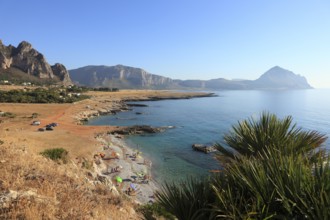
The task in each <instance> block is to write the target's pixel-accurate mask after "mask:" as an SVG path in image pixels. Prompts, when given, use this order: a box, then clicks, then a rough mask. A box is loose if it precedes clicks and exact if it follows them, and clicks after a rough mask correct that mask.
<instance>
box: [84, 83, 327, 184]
mask: <svg viewBox="0 0 330 220" xmlns="http://www.w3.org/2000/svg"><path fill="white" fill-rule="evenodd" d="M217 95H219V96H218V97H207V98H195V99H184V100H163V101H147V102H138V103H139V104H145V105H147V107H133V110H132V111H127V112H121V113H118V114H117V115H108V116H101V117H98V118H94V119H91V120H90V121H89V122H88V124H89V125H119V126H131V125H150V126H156V127H160V126H173V128H171V129H168V130H166V131H165V132H163V133H157V134H148V135H132V136H129V137H127V139H126V142H127V143H128V145H129V146H131V147H132V148H136V149H138V150H140V151H142V152H143V156H144V157H146V158H149V159H151V160H152V162H153V167H152V169H153V171H154V177H155V178H156V181H157V182H163V181H165V180H173V181H177V180H179V179H184V178H187V176H200V175H206V174H208V172H209V170H212V169H218V168H219V164H218V163H217V161H216V160H215V159H214V158H213V157H214V155H213V154H204V153H199V152H195V151H193V150H192V148H191V145H192V144H194V143H201V144H212V143H215V142H219V143H222V139H223V135H224V134H225V133H228V132H229V131H230V129H231V126H232V125H233V124H236V123H237V122H238V121H239V120H243V119H246V118H248V117H259V115H260V113H261V112H262V111H268V112H271V113H275V114H277V115H278V116H279V117H284V116H287V115H292V116H293V119H294V122H295V123H297V124H298V126H299V127H302V128H303V129H306V130H317V131H319V132H321V133H322V134H325V135H327V136H329V134H330V115H329V114H328V113H329V112H330V103H328V102H327V101H326V100H327V97H329V95H330V90H322V89H315V90H283V91H257V90H251V91H220V92H217ZM134 103H135V102H134ZM137 113H138V114H137ZM327 147H328V148H329V140H328V141H327Z"/></svg>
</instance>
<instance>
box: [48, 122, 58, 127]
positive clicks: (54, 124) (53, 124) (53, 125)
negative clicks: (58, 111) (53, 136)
mask: <svg viewBox="0 0 330 220" xmlns="http://www.w3.org/2000/svg"><path fill="white" fill-rule="evenodd" d="M49 125H50V126H52V127H56V126H58V124H57V123H55V122H53V123H50V124H49Z"/></svg>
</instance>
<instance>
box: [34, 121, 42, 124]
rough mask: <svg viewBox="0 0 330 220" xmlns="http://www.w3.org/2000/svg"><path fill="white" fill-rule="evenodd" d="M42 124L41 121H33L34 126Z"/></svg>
mask: <svg viewBox="0 0 330 220" xmlns="http://www.w3.org/2000/svg"><path fill="white" fill-rule="evenodd" d="M40 124H41V122H40V121H33V122H32V125H40Z"/></svg>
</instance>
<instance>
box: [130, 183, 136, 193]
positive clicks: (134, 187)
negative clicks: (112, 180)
mask: <svg viewBox="0 0 330 220" xmlns="http://www.w3.org/2000/svg"><path fill="white" fill-rule="evenodd" d="M129 186H130V187H131V188H132V189H133V190H134V191H135V190H136V186H135V185H134V184H133V183H131V184H130V185H129Z"/></svg>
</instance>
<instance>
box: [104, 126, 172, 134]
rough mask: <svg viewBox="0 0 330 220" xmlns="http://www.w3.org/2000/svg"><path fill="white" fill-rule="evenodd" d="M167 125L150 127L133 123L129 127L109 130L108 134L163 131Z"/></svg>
mask: <svg viewBox="0 0 330 220" xmlns="http://www.w3.org/2000/svg"><path fill="white" fill-rule="evenodd" d="M167 128H168V127H158V128H157V127H151V126H149V125H134V126H130V127H122V128H120V129H117V130H116V131H111V132H109V134H114V135H117V134H119V135H131V134H145V133H147V134H154V133H160V132H164V131H165V130H166V129H167Z"/></svg>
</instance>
